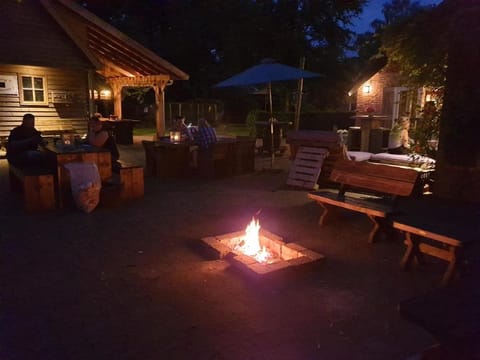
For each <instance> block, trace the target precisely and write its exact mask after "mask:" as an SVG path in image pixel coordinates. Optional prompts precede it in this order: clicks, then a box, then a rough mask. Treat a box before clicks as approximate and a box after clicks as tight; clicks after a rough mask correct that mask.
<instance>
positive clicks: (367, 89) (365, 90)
mask: <svg viewBox="0 0 480 360" xmlns="http://www.w3.org/2000/svg"><path fill="white" fill-rule="evenodd" d="M371 92H372V85H370V84H365V85H363V93H364V94H370V93H371Z"/></svg>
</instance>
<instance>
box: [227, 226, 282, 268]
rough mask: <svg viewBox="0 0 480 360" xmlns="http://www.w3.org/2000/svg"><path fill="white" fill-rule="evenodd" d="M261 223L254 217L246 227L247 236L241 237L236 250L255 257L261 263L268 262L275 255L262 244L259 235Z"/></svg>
mask: <svg viewBox="0 0 480 360" xmlns="http://www.w3.org/2000/svg"><path fill="white" fill-rule="evenodd" d="M259 230H260V224H259V222H258V220H255V219H252V221H251V222H250V224H248V226H247V228H246V229H245V236H244V237H242V238H240V241H239V242H238V244H237V245H236V246H235V247H234V250H236V251H239V252H242V253H243V254H245V255H248V256H251V257H253V258H254V259H255V260H257V261H258V262H260V263H264V262H268V260H269V259H271V258H272V257H273V255H272V254H271V253H270V251H268V250H267V248H266V247H265V246H261V244H260V237H259Z"/></svg>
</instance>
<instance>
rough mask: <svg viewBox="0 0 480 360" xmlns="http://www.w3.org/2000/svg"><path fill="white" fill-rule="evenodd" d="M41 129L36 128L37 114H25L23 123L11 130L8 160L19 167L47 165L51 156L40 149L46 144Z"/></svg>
mask: <svg viewBox="0 0 480 360" xmlns="http://www.w3.org/2000/svg"><path fill="white" fill-rule="evenodd" d="M44 143H45V142H44V140H43V138H42V135H41V133H40V131H38V130H37V129H35V116H34V115H33V114H25V115H23V120H22V124H21V125H20V126H17V127H15V128H14V129H12V131H10V135H9V136H8V144H7V160H8V162H9V163H10V164H12V165H14V166H18V167H25V168H32V167H47V166H49V158H48V155H47V154H46V153H45V152H42V151H40V150H39V146H40V145H42V144H44Z"/></svg>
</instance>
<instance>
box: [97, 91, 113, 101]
mask: <svg viewBox="0 0 480 360" xmlns="http://www.w3.org/2000/svg"><path fill="white" fill-rule="evenodd" d="M100 99H101V100H111V99H112V92H111V91H110V90H108V89H103V90H100Z"/></svg>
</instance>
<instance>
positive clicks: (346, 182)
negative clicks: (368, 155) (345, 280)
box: [308, 160, 418, 243]
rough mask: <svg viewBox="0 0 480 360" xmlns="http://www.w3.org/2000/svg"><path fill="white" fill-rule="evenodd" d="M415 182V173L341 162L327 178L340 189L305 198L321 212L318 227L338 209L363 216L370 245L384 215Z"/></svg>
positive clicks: (408, 191) (369, 164)
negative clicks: (369, 224) (368, 226)
mask: <svg viewBox="0 0 480 360" xmlns="http://www.w3.org/2000/svg"><path fill="white" fill-rule="evenodd" d="M417 178H418V173H417V172H416V171H415V170H413V169H407V168H399V167H392V166H387V165H381V164H372V163H367V162H356V161H350V160H341V161H337V162H336V163H335V166H334V168H333V170H332V172H331V174H330V180H331V181H332V182H335V183H337V184H339V185H340V189H325V190H320V191H315V192H310V193H309V194H308V197H309V198H310V199H312V200H315V201H316V202H317V203H318V204H319V205H320V206H321V207H322V208H323V213H322V214H321V216H320V219H319V225H321V226H322V225H324V224H325V223H326V222H327V220H328V219H329V218H330V217H333V214H334V213H335V210H336V209H338V208H344V209H348V210H351V211H356V212H360V213H363V214H366V215H367V216H368V218H369V219H370V220H371V221H372V223H373V228H372V230H371V231H370V234H369V236H368V241H369V242H370V243H372V242H373V241H374V240H375V237H376V235H377V232H378V231H379V229H380V228H381V227H384V228H385V225H386V221H385V220H386V219H387V215H389V214H391V213H393V212H394V211H395V210H396V209H395V206H396V199H397V197H408V196H410V195H411V194H412V192H413V189H414V188H415V185H416V183H417ZM347 190H348V192H347ZM352 190H353V191H352Z"/></svg>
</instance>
